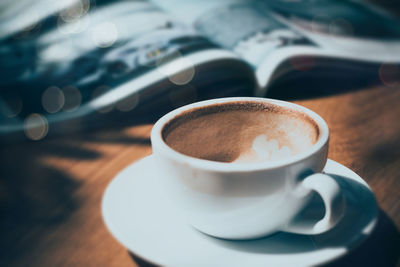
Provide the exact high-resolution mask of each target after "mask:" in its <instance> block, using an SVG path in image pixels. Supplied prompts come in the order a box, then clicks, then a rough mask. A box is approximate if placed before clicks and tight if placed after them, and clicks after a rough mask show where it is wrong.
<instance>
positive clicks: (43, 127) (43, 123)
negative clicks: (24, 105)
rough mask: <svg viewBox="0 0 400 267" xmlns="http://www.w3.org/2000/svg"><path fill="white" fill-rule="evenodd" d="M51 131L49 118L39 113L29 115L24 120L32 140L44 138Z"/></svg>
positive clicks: (27, 132) (27, 134)
mask: <svg viewBox="0 0 400 267" xmlns="http://www.w3.org/2000/svg"><path fill="white" fill-rule="evenodd" d="M48 131H49V123H48V122H47V119H46V118H45V117H44V116H42V115H40V114H37V113H33V114H31V115H29V116H28V117H27V118H26V119H25V122H24V132H25V135H26V137H28V138H29V139H31V140H40V139H43V138H44V137H45V136H46V135H47V133H48Z"/></svg>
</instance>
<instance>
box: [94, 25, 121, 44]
mask: <svg viewBox="0 0 400 267" xmlns="http://www.w3.org/2000/svg"><path fill="white" fill-rule="evenodd" d="M117 39H118V30H117V27H116V26H115V24H114V23H112V22H103V23H100V24H98V25H96V26H95V27H94V28H93V30H92V40H93V42H94V44H95V45H96V46H98V47H101V48H105V47H109V46H112V45H113V44H114V43H115V41H116V40H117Z"/></svg>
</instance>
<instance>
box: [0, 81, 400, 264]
mask: <svg viewBox="0 0 400 267" xmlns="http://www.w3.org/2000/svg"><path fill="white" fill-rule="evenodd" d="M294 102H296V103H299V104H301V105H304V106H306V107H308V108H310V109H312V110H314V111H316V112H317V113H319V114H320V115H321V116H322V117H323V118H325V120H326V121H327V122H328V125H329V127H330V130H331V141H330V151H329V158H331V159H333V160H335V161H338V162H340V163H342V164H344V165H345V166H347V167H349V168H351V169H352V170H354V171H355V172H357V173H358V174H359V175H360V176H361V177H363V178H364V179H365V181H367V182H368V184H369V185H370V186H371V187H372V189H373V191H374V192H375V194H376V198H377V201H378V203H379V206H380V208H381V210H382V211H381V218H383V219H381V220H380V224H379V225H378V232H379V233H378V234H376V235H375V237H372V238H370V239H372V241H369V242H366V244H367V245H363V246H362V247H360V248H359V249H358V250H356V251H355V252H353V253H351V254H350V255H349V256H347V257H345V258H344V259H340V260H339V261H337V262H334V263H333V264H334V265H333V266H343V265H345V266H346V264H349V266H350V264H351V265H353V264H354V262H355V263H360V262H361V263H362V262H364V264H365V258H366V259H368V260H367V263H371V259H369V258H368V257H365V256H368V255H372V258H374V260H375V261H373V262H375V263H376V262H379V263H381V264H382V265H380V266H395V265H396V263H397V261H398V255H399V253H398V252H399V233H398V230H397V229H398V228H399V227H400V193H399V192H400V87H399V86H397V87H386V86H375V87H370V88H364V89H362V90H356V91H348V92H345V93H341V94H336V95H329V96H321V97H315V98H310V99H305V100H296V101H294ZM151 127H152V125H151V124H148V125H135V126H131V127H126V128H123V129H113V130H103V131H97V132H93V133H84V134H76V135H72V136H64V137H59V138H54V139H51V140H45V141H42V142H35V143H22V144H18V145H12V146H9V147H6V148H2V149H1V151H0V159H1V160H0V169H1V176H0V212H1V222H0V236H1V238H0V246H1V258H0V259H1V261H0V266H136V265H137V264H140V265H144V266H146V264H145V263H143V262H142V261H140V260H139V259H136V260H135V259H133V258H131V256H130V255H129V253H128V252H127V251H126V250H125V249H124V247H123V246H121V245H120V244H119V243H118V242H117V241H116V240H115V239H114V238H113V237H112V235H111V234H110V233H109V232H108V230H107V228H106V227H105V225H104V223H103V221H102V217H101V213H100V203H101V198H102V195H103V192H104V190H105V188H106V186H107V184H108V183H109V182H110V181H111V180H112V179H113V177H114V176H115V175H116V174H117V173H118V172H120V171H121V170H122V169H123V168H125V167H126V166H128V165H129V164H131V163H132V162H134V161H136V160H138V159H140V158H143V157H145V156H146V155H149V154H151V146H150V140H149V133H150V130H151ZM360 251H361V252H360ZM379 253H380V254H382V255H383V256H378V255H377V254H379ZM360 255H364V256H360ZM360 258H361V261H360ZM335 264H336V265H335ZM338 264H339V265H338ZM364 266H365V265H364ZM367 266H368V265H367ZM370 266H374V265H370Z"/></svg>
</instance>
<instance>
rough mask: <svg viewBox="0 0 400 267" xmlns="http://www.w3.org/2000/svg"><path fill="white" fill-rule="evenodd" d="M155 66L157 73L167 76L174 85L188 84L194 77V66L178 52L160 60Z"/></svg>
mask: <svg viewBox="0 0 400 267" xmlns="http://www.w3.org/2000/svg"><path fill="white" fill-rule="evenodd" d="M157 66H158V68H157V69H158V71H160V72H161V73H162V74H164V75H165V76H167V77H168V79H169V80H170V81H171V82H172V83H174V84H176V85H184V84H187V83H189V82H190V81H191V80H192V79H193V77H194V75H195V68H194V64H193V63H192V62H191V61H190V60H189V59H188V58H186V57H183V56H182V55H181V54H180V53H179V52H178V51H177V52H175V53H173V54H171V55H168V56H166V57H163V58H161V59H160V60H159V61H158V62H157Z"/></svg>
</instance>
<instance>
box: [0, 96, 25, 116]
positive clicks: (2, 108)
mask: <svg viewBox="0 0 400 267" xmlns="http://www.w3.org/2000/svg"><path fill="white" fill-rule="evenodd" d="M4 98H5V103H0V114H1V115H3V116H5V117H8V118H13V117H16V116H18V114H19V113H20V112H21V110H22V100H21V98H20V97H18V96H16V95H11V96H5V97H4Z"/></svg>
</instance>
